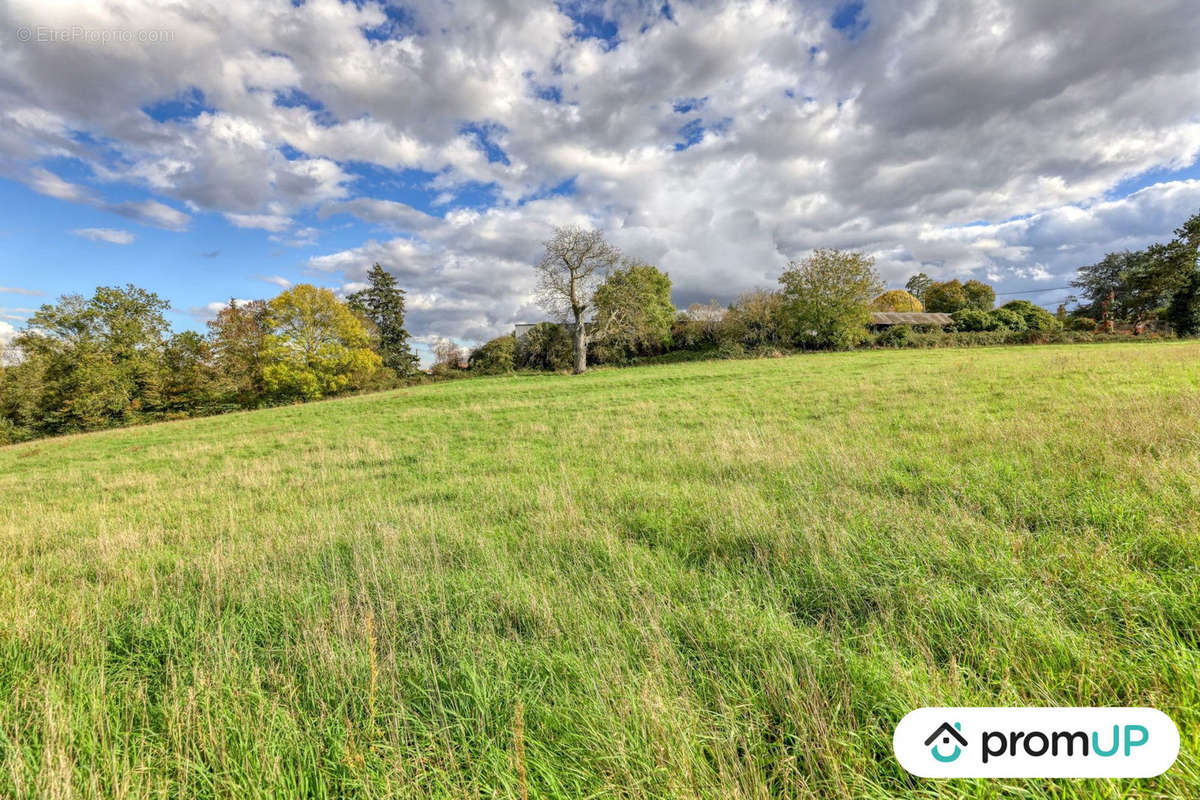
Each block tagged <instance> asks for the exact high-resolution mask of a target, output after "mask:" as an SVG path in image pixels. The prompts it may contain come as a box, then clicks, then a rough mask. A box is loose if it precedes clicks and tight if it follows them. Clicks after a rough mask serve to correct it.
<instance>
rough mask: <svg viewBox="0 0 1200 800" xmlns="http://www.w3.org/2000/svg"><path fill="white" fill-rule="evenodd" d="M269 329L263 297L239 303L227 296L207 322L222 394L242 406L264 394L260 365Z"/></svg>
mask: <svg viewBox="0 0 1200 800" xmlns="http://www.w3.org/2000/svg"><path fill="white" fill-rule="evenodd" d="M270 332H271V327H270V321H269V319H268V316H267V304H266V302H265V301H262V300H253V301H251V302H249V303H241V304H239V303H238V302H237V301H236V300H233V299H230V301H229V305H227V306H225V308H223V309H221V311H220V312H219V313H218V314H217V316H216V319H214V320H212V321H210V322H209V323H208V336H209V340H210V341H211V342H212V351H213V358H214V360H215V362H216V365H217V369H218V370H219V372H220V382H221V388H222V394H224V395H225V396H227V397H228V399H229V401H231V402H233V403H236V404H237V405H239V406H241V407H242V408H252V407H254V406H256V405H258V404H259V403H261V402H262V401H263V399H264V398H265V396H266V393H267V383H266V380H265V379H264V378H263V367H264V366H265V363H264V362H265V353H266V339H267V336H268V335H269V334H270Z"/></svg>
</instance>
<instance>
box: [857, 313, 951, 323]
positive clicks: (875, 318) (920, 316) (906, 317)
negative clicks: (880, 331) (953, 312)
mask: <svg viewBox="0 0 1200 800" xmlns="http://www.w3.org/2000/svg"><path fill="white" fill-rule="evenodd" d="M952 322H954V320H953V319H951V318H950V315H949V314H934V313H930V312H927V311H872V312H871V324H872V325H949V324H951V323H952Z"/></svg>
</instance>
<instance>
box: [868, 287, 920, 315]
mask: <svg viewBox="0 0 1200 800" xmlns="http://www.w3.org/2000/svg"><path fill="white" fill-rule="evenodd" d="M871 310H872V311H900V312H910V311H924V310H925V306H924V305H922V304H921V301H920V300H918V299H917V298H916V297H915V296H914V295H912V294H910V293H909V292H906V291H904V290H902V289H892V290H891V291H887V292H884V293H883V294H881V295H879V296H878V297H876V298H875V299H874V300H872V301H871Z"/></svg>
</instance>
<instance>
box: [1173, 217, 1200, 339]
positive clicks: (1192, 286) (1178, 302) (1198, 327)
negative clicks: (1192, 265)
mask: <svg viewBox="0 0 1200 800" xmlns="http://www.w3.org/2000/svg"><path fill="white" fill-rule="evenodd" d="M1192 219H1200V215H1197V216H1196V217H1193V218H1192ZM1167 322H1169V323H1171V327H1172V328H1173V329H1174V330H1175V335H1176V336H1195V335H1196V334H1198V333H1200V270H1196V271H1194V272H1192V275H1191V277H1190V278H1189V279H1188V282H1187V283H1186V284H1184V285H1183V287H1182V288H1180V289H1179V290H1178V291H1177V292H1175V296H1174V297H1172V298H1171V304H1170V305H1169V306H1167Z"/></svg>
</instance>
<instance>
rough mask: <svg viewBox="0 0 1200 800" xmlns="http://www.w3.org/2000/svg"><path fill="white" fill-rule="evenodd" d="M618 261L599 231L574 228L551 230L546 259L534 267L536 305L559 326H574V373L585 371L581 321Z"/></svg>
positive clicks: (583, 323)
mask: <svg viewBox="0 0 1200 800" xmlns="http://www.w3.org/2000/svg"><path fill="white" fill-rule="evenodd" d="M620 259H621V253H620V251H618V250H617V248H615V247H613V246H612V245H611V244H609V243H608V242H606V241H605V240H604V234H603V233H602V232H601V231H589V230H585V229H584V228H580V227H577V226H575V225H567V226H565V227H561V228H555V229H554V236H552V237H550V240H549V241H548V242H546V255H545V256H543V257H542V260H541V263H539V264H538V265H537V271H538V303H539V304H540V305H541V306H542V308H543V309H544V310H545V311H546V313H548V314H550V315H552V316H554V317H555V318H557V319H558V321H559V322H563V323H567V324H569V325H572V326H573V329H572V331H571V332H572V334H573V336H574V340H575V373H576V374H579V373H581V372H586V371H587V344H588V332H587V327H586V321H585V319H584V317H585V315H587V314H588V312H590V311H593V310H594V308H595V303H596V289H597V288H598V287H599V286H600V283H601V282H602V281H603V280H604V278H605V276H606V275H607V274H608V271H609V270H611V269H612V268H613V267H614V266H615V265H616V264H617V263H618V262H619V261H620Z"/></svg>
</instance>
